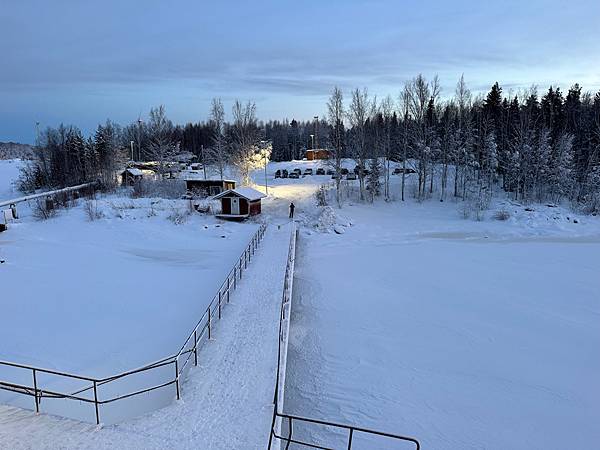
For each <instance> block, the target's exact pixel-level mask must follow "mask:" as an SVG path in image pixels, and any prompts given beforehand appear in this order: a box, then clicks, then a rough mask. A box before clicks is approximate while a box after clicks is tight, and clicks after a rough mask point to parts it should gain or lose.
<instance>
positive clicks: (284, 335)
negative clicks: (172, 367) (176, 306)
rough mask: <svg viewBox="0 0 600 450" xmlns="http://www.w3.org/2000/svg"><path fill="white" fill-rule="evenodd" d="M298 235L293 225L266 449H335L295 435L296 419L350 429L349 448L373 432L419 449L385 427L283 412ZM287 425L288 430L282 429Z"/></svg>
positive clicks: (286, 269) (407, 438)
mask: <svg viewBox="0 0 600 450" xmlns="http://www.w3.org/2000/svg"><path fill="white" fill-rule="evenodd" d="M297 239H298V230H297V229H296V227H295V226H294V228H293V229H292V234H291V237H290V244H289V249H288V259H287V264H286V268H285V276H284V280H283V295H282V299H281V310H280V315H279V345H278V351H277V371H276V379H275V395H274V399H273V404H274V405H273V418H272V421H271V429H270V432H269V444H268V447H267V449H268V450H271V449H272V448H275V449H281V448H282V444H285V450H288V449H289V447H290V445H291V444H297V445H301V446H304V447H309V448H317V449H323V450H333V449H331V448H330V447H323V446H321V445H318V444H315V443H311V442H306V441H302V440H300V439H297V438H295V437H294V422H295V421H296V422H302V423H305V424H311V425H319V426H327V427H330V428H334V429H338V430H344V431H347V432H348V439H347V443H346V446H347V447H346V448H347V449H348V450H350V449H351V448H352V444H353V441H354V437H355V436H354V435H355V433H362V434H366V435H370V436H378V437H381V438H387V439H393V440H397V441H404V442H410V443H412V444H414V445H415V447H416V449H417V450H420V449H421V445H420V443H419V441H418V440H417V439H415V438H413V437H409V436H401V435H397V434H392V433H386V432H382V431H376V430H371V429H367V428H363V427H356V426H353V425H345V424H339V423H335V422H328V421H325V420H318V419H311V418H307V417H300V416H295V415H290V414H284V413H283V411H281V409H282V408H283V387H284V386H285V369H286V366H287V343H288V337H289V329H290V316H291V299H292V288H293V280H294V266H295V260H296V241H297ZM284 426H285V427H286V428H287V432H286V433H284V432H283V428H284Z"/></svg>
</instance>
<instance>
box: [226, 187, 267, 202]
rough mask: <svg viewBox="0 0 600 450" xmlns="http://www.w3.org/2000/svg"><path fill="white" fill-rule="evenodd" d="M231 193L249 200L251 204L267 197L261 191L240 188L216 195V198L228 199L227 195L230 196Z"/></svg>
mask: <svg viewBox="0 0 600 450" xmlns="http://www.w3.org/2000/svg"><path fill="white" fill-rule="evenodd" d="M231 193H234V194H237V195H239V196H240V197H244V198H245V199H246V200H248V201H250V202H253V201H256V200H260V199H261V198H264V197H266V195H265V194H263V193H262V192H260V191H257V190H256V189H254V188H251V187H240V188H236V189H229V190H227V191H225V192H221V193H220V194H219V195H216V196H215V198H221V197H226V196H227V195H229V194H231Z"/></svg>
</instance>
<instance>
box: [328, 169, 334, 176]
mask: <svg viewBox="0 0 600 450" xmlns="http://www.w3.org/2000/svg"><path fill="white" fill-rule="evenodd" d="M334 173H335V172H334V171H333V169H327V175H333V174H334Z"/></svg>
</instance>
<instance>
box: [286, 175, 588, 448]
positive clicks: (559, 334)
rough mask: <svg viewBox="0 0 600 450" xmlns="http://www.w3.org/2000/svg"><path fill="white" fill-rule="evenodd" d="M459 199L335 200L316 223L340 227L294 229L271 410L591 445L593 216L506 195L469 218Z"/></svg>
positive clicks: (421, 432)
mask: <svg viewBox="0 0 600 450" xmlns="http://www.w3.org/2000/svg"><path fill="white" fill-rule="evenodd" d="M397 188H398V186H397V185H396V186H395V187H394V189H397ZM458 209H459V208H457V205H456V204H454V203H452V202H446V203H442V204H440V203H439V202H436V201H429V202H424V203H422V204H418V203H415V202H413V201H408V202H406V203H405V204H402V203H400V202H391V203H385V202H383V201H381V202H379V203H377V204H376V205H348V204H347V205H346V206H345V207H344V208H343V209H342V210H341V211H337V210H334V211H333V212H334V215H333V220H332V221H330V222H332V223H336V222H337V223H338V225H337V228H338V232H341V233H343V234H337V233H333V232H332V228H330V229H328V230H327V231H329V232H328V233H320V232H318V230H317V229H315V228H313V229H309V230H306V231H305V232H304V233H303V234H302V235H301V238H300V240H299V244H298V253H297V255H298V256H297V260H296V278H295V284H294V290H295V291H294V293H295V297H294V304H293V307H294V311H293V314H292V328H291V338H290V339H291V341H290V353H289V356H288V358H289V359H288V374H287V381H288V384H287V388H286V403H285V410H287V411H288V412H290V413H295V414H298V415H304V416H309V417H313V418H318V419H324V420H330V421H334V422H341V423H350V424H355V425H362V426H365V427H369V428H373V429H377V430H383V431H388V432H392V433H398V434H405V435H412V436H415V437H417V438H419V439H420V440H421V443H422V444H423V447H424V448H435V449H457V448H460V449H476V448H486V449H506V448H511V449H531V448H544V449H562V448H574V447H577V448H595V446H596V445H597V443H598V442H600V431H599V429H598V427H597V426H596V424H597V423H598V422H599V421H600V406H599V405H600V388H599V384H598V382H597V381H596V380H597V379H600V360H599V359H598V358H597V357H596V355H597V349H598V347H599V345H600V328H599V327H598V319H599V318H600V297H599V295H598V292H599V290H600V277H598V261H599V260H598V255H599V254H600V220H599V219H598V218H596V217H585V216H579V215H574V214H573V213H571V212H569V211H567V210H565V209H563V208H560V207H548V206H545V205H543V206H540V205H534V206H532V207H531V208H529V209H533V211H527V210H526V208H525V207H524V206H522V205H518V204H514V203H512V202H508V201H497V202H496V203H495V204H494V205H492V210H491V212H490V213H489V214H488V215H487V217H488V218H487V219H486V220H484V221H482V222H475V221H470V220H464V219H462V218H461V217H460V214H459V213H458ZM495 210H507V211H509V212H510V214H511V218H510V219H509V220H507V221H498V220H493V219H492V218H491V216H492V215H493V211H495ZM340 217H343V218H340ZM336 219H337V220H336ZM295 431H296V432H298V433H300V434H299V435H300V436H304V437H308V438H312V439H316V440H317V441H318V442H320V443H321V444H323V445H326V446H327V445H332V444H337V445H341V443H342V442H343V440H341V438H340V440H337V441H336V440H335V439H336V436H334V435H332V433H331V432H323V430H320V429H318V428H316V429H315V428H314V427H313V428H311V429H310V430H309V429H307V428H306V427H302V426H299V427H297V428H296V430H295ZM338 438H339V436H338ZM369 442H370V446H368V445H367V446H366V447H364V448H388V447H385V445H386V444H390V442H386V441H385V440H381V439H379V440H374V441H369ZM336 448H337V447H336ZM361 448H362V447H361ZM390 448H411V447H410V446H407V447H402V446H395V447H390Z"/></svg>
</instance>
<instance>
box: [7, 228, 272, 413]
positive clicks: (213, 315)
mask: <svg viewBox="0 0 600 450" xmlns="http://www.w3.org/2000/svg"><path fill="white" fill-rule="evenodd" d="M266 228H267V227H266V225H265V224H262V225H261V226H260V228H259V229H258V230H257V231H256V233H255V234H254V235H253V237H252V239H251V240H250V243H249V244H248V246H247V247H246V248H245V249H244V251H243V252H242V254H241V255H240V257H239V258H238V260H237V261H236V263H235V265H234V266H233V268H232V269H231V271H230V272H229V274H228V275H227V278H226V279H225V281H223V283H222V284H221V286H220V287H219V290H218V291H217V293H216V294H215V296H214V297H213V299H212V300H211V302H210V303H209V305H208V307H207V308H206V311H205V312H204V313H203V315H202V316H201V317H200V319H199V320H198V322H197V323H196V326H195V327H194V329H193V330H192V331H191V333H190V334H189V335H188V336H187V339H186V340H185V342H184V343H183V345H182V346H181V347H180V349H179V350H178V352H177V353H175V354H173V355H170V356H167V357H165V358H163V359H161V360H158V361H155V362H153V363H151V364H148V365H145V366H143V367H139V368H137V369H133V370H129V371H126V372H122V373H119V374H117V375H113V376H109V377H105V378H96V377H87V376H82V375H77V374H73V373H68V372H62V371H58V370H52V369H45V368H41V367H35V366H30V365H26V364H19V363H14V362H10V361H1V360H0V366H4V367H9V368H14V369H17V370H27V371H30V372H31V384H30V385H29V384H20V383H14V382H9V381H0V390H4V391H10V392H14V393H17V394H22V395H26V396H31V397H34V403H35V411H36V413H39V412H40V403H41V400H42V399H43V398H48V399H68V400H75V401H79V402H84V403H86V404H93V405H94V416H95V420H96V424H100V406H102V405H106V404H109V403H113V402H116V401H119V400H123V399H126V398H130V397H134V396H138V395H141V394H144V393H148V392H151V391H154V390H157V389H161V388H164V387H167V386H171V385H175V395H176V398H177V399H178V400H179V399H180V397H181V390H180V380H181V378H182V376H183V375H184V371H185V370H186V368H188V367H190V364H191V362H192V361H193V364H194V365H195V366H197V365H198V349H199V345H200V344H201V343H202V342H203V341H204V340H207V339H208V340H209V339H211V337H212V333H213V327H214V324H213V323H214V321H215V320H220V319H221V317H222V310H223V307H224V305H226V304H227V303H229V297H230V293H231V290H232V289H233V290H235V289H237V286H238V283H239V280H241V279H242V273H243V271H244V270H245V269H247V267H248V263H249V262H250V261H251V259H252V257H253V256H254V253H255V252H256V250H257V248H258V244H259V243H260V241H261V240H262V238H263V236H264V234H265V231H266ZM167 366H171V367H172V369H171V370H172V373H173V376H172V378H171V377H170V378H168V379H167V380H166V381H162V382H159V383H158V384H153V385H152V386H148V387H144V388H143V389H137V390H134V391H131V392H127V393H125V394H120V395H114V396H111V397H108V398H104V399H102V398H101V396H100V388H101V387H103V386H106V385H110V384H111V383H114V382H115V381H117V380H123V379H125V378H127V377H132V376H134V375H139V374H143V373H147V372H150V371H156V369H159V368H163V367H167ZM41 374H44V375H48V376H53V377H59V378H62V379H69V380H75V381H77V382H81V383H83V384H84V386H82V387H80V388H79V389H75V390H70V392H58V391H57V390H52V389H47V388H44V387H42V386H41V384H40V375H41Z"/></svg>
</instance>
